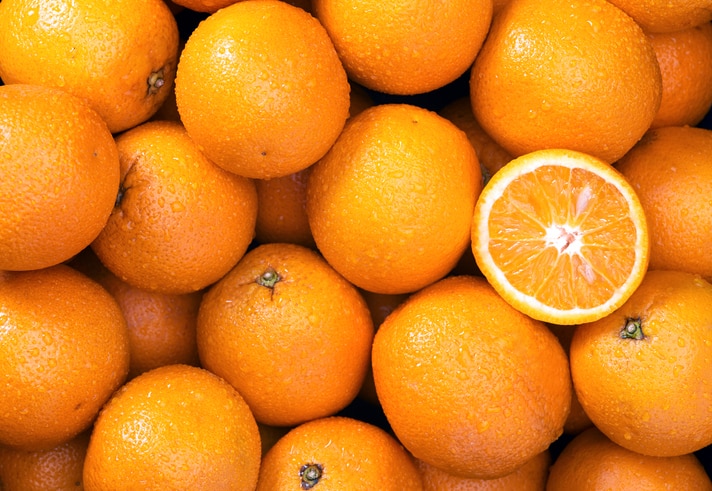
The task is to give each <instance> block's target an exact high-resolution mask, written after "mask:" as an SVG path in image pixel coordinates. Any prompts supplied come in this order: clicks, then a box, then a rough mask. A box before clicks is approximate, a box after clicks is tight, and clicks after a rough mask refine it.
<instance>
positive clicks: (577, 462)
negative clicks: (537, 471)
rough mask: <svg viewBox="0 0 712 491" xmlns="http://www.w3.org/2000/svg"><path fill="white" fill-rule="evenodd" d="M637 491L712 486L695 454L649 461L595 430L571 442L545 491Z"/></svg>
mask: <svg viewBox="0 0 712 491" xmlns="http://www.w3.org/2000/svg"><path fill="white" fill-rule="evenodd" d="M572 483H576V484H577V486H576V488H575V489H576V490H577V491H598V490H601V489H636V490H638V491H658V490H662V489H669V490H683V489H685V490H694V491H710V490H712V482H711V481H710V478H709V476H708V475H707V473H706V471H705V468H704V467H703V466H702V463H701V462H700V460H699V459H698V458H697V457H696V456H695V455H694V454H685V455H680V456H677V457H650V456H647V455H642V454H639V453H637V452H632V451H630V450H627V449H625V448H623V447H621V446H619V445H616V444H615V443H613V442H612V441H610V440H609V439H608V438H606V436H605V435H604V434H603V433H601V432H600V430H598V429H597V428H589V429H588V430H586V431H584V432H583V433H581V434H579V435H578V436H577V437H575V438H574V439H573V440H571V441H570V442H569V443H568V444H567V445H566V446H565V447H564V448H563V450H562V451H561V453H560V454H559V456H558V457H557V459H556V461H555V462H554V464H553V465H552V467H551V470H550V472H549V478H548V481H547V486H546V489H547V491H570V490H571V489H572V488H571V485H572Z"/></svg>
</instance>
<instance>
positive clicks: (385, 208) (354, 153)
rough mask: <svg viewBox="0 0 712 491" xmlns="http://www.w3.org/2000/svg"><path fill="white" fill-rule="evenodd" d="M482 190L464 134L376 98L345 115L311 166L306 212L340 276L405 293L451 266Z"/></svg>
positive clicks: (412, 108)
mask: <svg viewBox="0 0 712 491" xmlns="http://www.w3.org/2000/svg"><path fill="white" fill-rule="evenodd" d="M481 190H482V174H481V170H480V166H479V162H478V160H477V154H476V153H475V150H474V148H473V147H472V145H471V144H470V142H469V140H468V139H467V136H466V135H465V133H464V132H462V131H461V130H460V129H459V128H457V126H455V125H454V124H453V123H451V122H450V121H448V120H447V119H445V118H443V117H441V116H438V115H437V114H436V113H434V112H431V111H428V110H426V109H423V108H420V107H416V106H412V105H409V104H382V105H378V106H373V107H370V108H367V109H366V110H364V111H363V112H361V113H359V114H358V115H356V116H354V117H353V118H351V119H350V120H349V121H348V123H347V125H346V127H345V128H344V131H343V132H342V134H341V135H340V136H339V139H338V140H337V141H336V143H335V144H334V146H333V147H332V148H331V149H330V150H329V152H328V153H327V154H326V155H325V156H324V158H322V159H321V160H319V161H318V162H317V163H316V164H315V165H314V166H313V169H312V174H311V176H310V177H309V183H308V184H307V216H308V218H309V225H310V227H311V231H312V235H313V237H314V240H315V242H316V245H317V247H318V248H319V251H320V252H321V253H322V254H323V255H324V257H325V258H326V260H327V261H328V262H329V264H331V265H332V266H333V267H334V269H336V270H337V271H338V272H339V273H341V274H342V275H343V276H344V277H346V279H348V280H349V281H350V282H352V283H353V284H355V285H356V286H358V287H360V288H363V289H364V290H369V291H372V292H375V293H389V294H391V293H393V294H399V293H408V292H412V291H415V290H418V289H420V288H422V287H424V286H425V285H428V284H430V283H432V282H434V281H436V280H438V279H440V278H442V277H443V276H445V275H446V274H447V273H448V272H449V271H450V270H451V269H452V268H453V267H454V266H455V264H456V263H457V261H458V260H459V258H460V256H461V255H462V253H463V252H464V251H465V249H466V248H467V247H468V245H469V244H470V227H471V223H472V214H473V210H474V205H475V200H476V199H477V197H478V196H479V193H480V191H481Z"/></svg>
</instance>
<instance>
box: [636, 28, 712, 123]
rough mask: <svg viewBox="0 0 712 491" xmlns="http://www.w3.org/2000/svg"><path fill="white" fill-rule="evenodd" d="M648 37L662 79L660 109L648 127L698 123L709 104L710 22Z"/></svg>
mask: <svg viewBox="0 0 712 491" xmlns="http://www.w3.org/2000/svg"><path fill="white" fill-rule="evenodd" d="M648 38H649V39H650V43H651V44H652V45H653V49H655V54H656V56H657V58H658V64H659V65H660V72H661V74H662V82H663V95H662V99H661V101H660V109H659V110H658V113H657V115H656V116H655V119H653V122H652V124H651V127H653V128H658V127H661V126H684V125H690V126H694V125H696V124H698V123H699V122H700V121H702V118H704V116H705V114H707V112H708V111H709V110H710V107H712V84H711V83H710V79H712V23H710V22H705V23H704V24H702V25H699V26H695V27H690V28H687V29H683V30H681V31H675V32H666V33H658V34H648Z"/></svg>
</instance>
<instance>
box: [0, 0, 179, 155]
mask: <svg viewBox="0 0 712 491" xmlns="http://www.w3.org/2000/svg"><path fill="white" fill-rule="evenodd" d="M177 56H178V26H177V24H176V20H175V18H174V17H173V14H172V12H171V11H170V9H169V8H168V7H167V6H166V3H165V2H164V1H163V0H92V1H87V2H79V3H77V2H74V1H72V0H51V1H50V0H5V1H3V2H2V4H0V78H2V79H3V81H4V82H5V83H6V84H8V85H9V84H16V83H23V84H36V85H45V86H49V87H57V88H60V89H62V90H65V91H67V92H69V93H71V94H74V95H75V96H77V97H80V98H82V99H85V100H86V101H88V102H89V104H90V105H91V106H92V107H93V108H94V109H95V110H96V111H97V112H98V113H99V114H100V115H101V117H102V118H103V119H104V120H105V121H106V123H107V125H108V126H109V129H110V130H111V132H112V133H116V132H119V131H123V130H125V129H128V128H131V127H133V126H136V125H137V124H139V123H142V122H143V121H146V120H147V119H148V118H149V117H151V115H152V114H153V113H154V112H156V110H157V109H158V107H159V106H160V105H161V104H162V103H163V101H164V100H165V99H166V97H167V96H168V92H169V88H170V86H171V84H172V83H173V78H174V76H175V70H176V62H177ZM58 141H61V140H58Z"/></svg>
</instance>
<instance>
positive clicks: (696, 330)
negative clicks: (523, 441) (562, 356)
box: [570, 270, 712, 457]
mask: <svg viewBox="0 0 712 491" xmlns="http://www.w3.org/2000/svg"><path fill="white" fill-rule="evenodd" d="M711 305H712V284H710V283H708V282H706V281H705V280H703V279H702V278H700V277H699V276H696V275H692V274H690V273H684V272H680V271H659V270H653V271H649V272H648V273H647V275H646V276H645V279H644V280H643V282H642V283H641V285H640V286H639V287H638V289H637V290H636V291H635V293H633V295H632V296H631V297H630V299H629V300H628V301H627V302H626V303H625V304H624V305H623V306H622V307H621V308H619V309H618V310H616V311H615V312H613V313H612V314H610V315H608V316H607V317H605V318H603V319H601V320H598V321H595V322H591V323H588V324H582V325H580V326H578V327H577V328H576V331H575V332H574V335H573V339H572V340H571V354H570V359H571V374H572V377H573V382H574V388H575V389H576V394H577V395H578V398H579V401H580V402H581V405H582V406H583V408H584V410H585V411H586V414H588V416H589V417H590V418H591V421H593V423H594V425H596V427H598V428H599V429H600V430H601V431H602V432H603V433H604V434H605V435H606V436H608V437H609V438H610V439H611V440H613V441H614V442H615V443H617V444H618V445H620V446H622V447H625V448H627V449H629V450H632V451H634V452H638V453H641V454H645V455H654V456H663V457H665V456H675V455H683V454H686V453H691V452H695V451H697V450H699V449H701V448H703V447H705V446H707V445H710V444H712V412H710V408H709V400H710V398H712V365H711V364H710V360H712V343H710V338H709V329H710V326H712V309H710V306H711Z"/></svg>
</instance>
